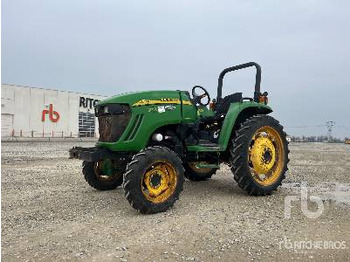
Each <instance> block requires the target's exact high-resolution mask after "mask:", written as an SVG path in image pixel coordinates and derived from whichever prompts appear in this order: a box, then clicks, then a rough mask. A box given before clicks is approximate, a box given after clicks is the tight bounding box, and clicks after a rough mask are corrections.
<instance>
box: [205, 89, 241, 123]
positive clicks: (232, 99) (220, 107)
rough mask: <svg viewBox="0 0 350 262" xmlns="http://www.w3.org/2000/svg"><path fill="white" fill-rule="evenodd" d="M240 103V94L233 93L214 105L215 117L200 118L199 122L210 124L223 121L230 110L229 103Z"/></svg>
mask: <svg viewBox="0 0 350 262" xmlns="http://www.w3.org/2000/svg"><path fill="white" fill-rule="evenodd" d="M240 101H242V93H234V94H232V95H228V96H225V97H224V99H222V100H221V101H220V102H218V103H216V105H215V109H214V110H215V115H214V116H205V117H201V120H200V122H201V123H202V124H208V123H212V122H213V121H215V120H223V119H224V117H225V115H226V114H227V111H228V109H229V108H230V105H231V103H237V102H240Z"/></svg>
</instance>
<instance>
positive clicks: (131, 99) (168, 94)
mask: <svg viewBox="0 0 350 262" xmlns="http://www.w3.org/2000/svg"><path fill="white" fill-rule="evenodd" d="M172 102H173V103H175V104H179V103H180V91H171V90H157V91H143V92H131V93H124V94H119V95H116V96H112V97H110V98H107V99H105V100H102V101H100V102H98V103H97V106H101V105H106V104H115V103H119V104H128V105H130V107H138V106H144V105H150V104H162V103H164V104H166V103H172Z"/></svg>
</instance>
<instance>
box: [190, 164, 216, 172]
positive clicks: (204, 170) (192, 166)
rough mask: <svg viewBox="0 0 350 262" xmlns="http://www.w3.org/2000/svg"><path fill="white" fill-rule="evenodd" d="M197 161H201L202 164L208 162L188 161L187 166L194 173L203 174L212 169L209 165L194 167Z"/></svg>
mask: <svg viewBox="0 0 350 262" xmlns="http://www.w3.org/2000/svg"><path fill="white" fill-rule="evenodd" d="M199 163H203V164H208V163H207V162H188V166H189V167H190V168H191V169H192V170H193V171H194V172H196V173H200V174H205V173H208V172H210V171H211V170H212V168H209V167H200V168H198V167H196V165H198V164H199Z"/></svg>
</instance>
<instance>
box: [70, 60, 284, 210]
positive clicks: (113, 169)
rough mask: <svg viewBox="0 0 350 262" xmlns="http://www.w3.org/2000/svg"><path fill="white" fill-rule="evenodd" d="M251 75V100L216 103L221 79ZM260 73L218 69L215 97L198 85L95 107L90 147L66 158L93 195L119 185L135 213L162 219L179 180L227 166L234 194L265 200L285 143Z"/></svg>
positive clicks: (279, 174)
mask: <svg viewBox="0 0 350 262" xmlns="http://www.w3.org/2000/svg"><path fill="white" fill-rule="evenodd" d="M252 66H254V67H255V68H256V82H255V92H254V97H253V98H249V97H243V96H242V93H234V94H231V95H228V96H225V97H224V98H222V86H223V78H224V76H225V74H226V73H228V72H232V71H236V70H239V69H243V68H247V67H252ZM260 82H261V68H260V66H259V65H258V64H256V63H254V62H250V63H246V64H241V65H237V66H233V67H229V68H226V69H225V70H223V71H222V72H221V73H220V75H219V79H218V87H217V98H216V99H213V100H211V99H210V96H209V93H208V92H207V90H205V89H204V88H203V87H201V86H194V87H193V88H192V97H191V95H190V94H189V92H187V91H180V90H176V91H147V92H135V93H127V94H121V95H117V96H114V97H111V98H108V99H106V100H104V101H101V102H99V103H98V104H97V105H96V107H95V115H96V117H97V118H98V121H99V141H98V142H97V144H96V147H92V148H83V147H73V148H72V149H70V158H76V159H81V160H83V161H84V162H83V174H84V177H85V180H86V181H87V183H88V184H89V185H90V186H92V187H93V188H95V189H97V190H111V189H115V188H117V187H118V186H121V185H122V186H123V188H124V192H125V197H126V199H127V200H128V202H129V203H130V205H131V206H132V207H133V208H135V209H136V210H138V211H139V212H141V213H147V214H149V213H157V212H162V211H165V210H167V209H168V208H170V207H171V206H173V204H174V203H175V201H176V200H177V199H178V198H179V195H180V192H181V190H182V187H183V183H184V177H186V178H188V179H189V180H193V181H202V180H206V179H208V178H210V177H211V176H212V175H214V174H215V172H216V171H217V170H218V169H219V168H220V164H221V163H225V164H228V165H229V166H230V167H231V170H232V173H233V176H234V179H235V180H236V181H237V183H238V185H239V187H240V188H242V189H243V190H245V191H246V192H247V193H248V194H250V195H255V196H263V195H269V194H271V193H272V192H273V191H274V190H276V189H277V187H278V186H279V185H281V182H282V180H283V179H284V178H285V173H286V171H287V164H288V162H289V159H288V153H289V150H288V143H287V140H286V134H285V133H284V132H283V127H282V126H281V125H280V124H279V122H278V121H277V120H275V119H274V118H273V117H271V116H268V114H269V113H271V112H272V109H271V108H270V107H269V106H268V105H267V102H268V98H267V92H264V93H261V92H260Z"/></svg>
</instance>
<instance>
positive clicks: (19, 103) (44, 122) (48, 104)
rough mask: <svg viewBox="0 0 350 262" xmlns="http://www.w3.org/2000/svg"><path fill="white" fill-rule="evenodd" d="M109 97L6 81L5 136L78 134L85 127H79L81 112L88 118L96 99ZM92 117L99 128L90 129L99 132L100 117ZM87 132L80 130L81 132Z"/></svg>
mask: <svg viewBox="0 0 350 262" xmlns="http://www.w3.org/2000/svg"><path fill="white" fill-rule="evenodd" d="M105 98H106V97H104V96H100V95H92V94H85V93H74V92H65V91H58V90H50V89H44V88H35V87H24V86H16V85H6V84H3V85H1V136H2V137H8V136H11V135H15V136H23V137H31V136H33V137H42V136H44V137H51V136H54V137H59V136H64V137H67V136H73V137H78V136H79V131H82V125H80V129H79V113H80V116H81V117H84V118H86V116H92V115H88V113H90V114H93V113H94V108H93V103H96V102H97V101H98V100H103V99H105ZM90 101H91V102H90ZM84 102H85V103H84ZM50 109H51V110H50ZM50 116H51V117H50ZM90 119H92V118H90ZM80 120H81V119H80ZM92 121H93V122H95V125H94V126H95V128H94V130H91V132H90V133H92V135H94V134H93V133H95V134H97V133H98V123H97V119H96V118H94V119H93V120H92ZM80 123H81V124H82V121H80ZM83 135H84V133H83V132H80V136H83Z"/></svg>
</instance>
